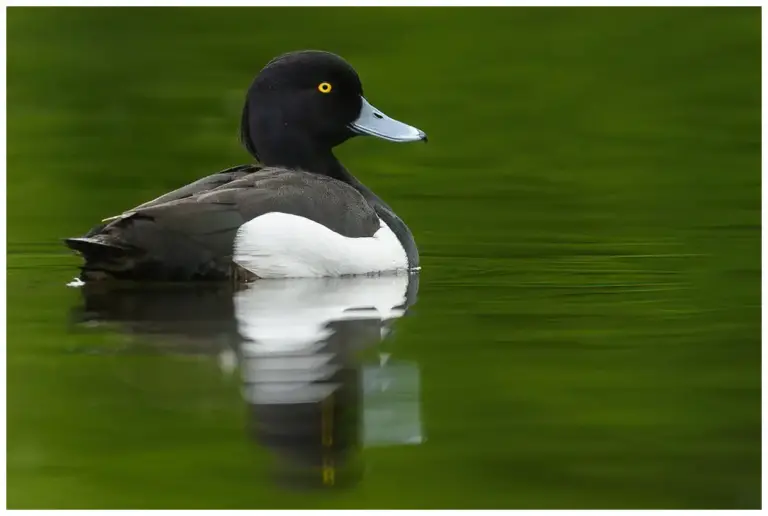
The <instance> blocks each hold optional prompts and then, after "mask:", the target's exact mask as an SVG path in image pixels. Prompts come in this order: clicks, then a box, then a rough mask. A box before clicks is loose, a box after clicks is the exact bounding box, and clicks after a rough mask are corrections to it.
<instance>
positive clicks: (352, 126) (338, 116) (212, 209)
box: [64, 50, 427, 282]
mask: <svg viewBox="0 0 768 516" xmlns="http://www.w3.org/2000/svg"><path fill="white" fill-rule="evenodd" d="M358 136H369V137H375V138H380V139H383V140H386V141H389V142H396V143H405V142H419V141H420V142H426V141H427V135H426V133H425V132H424V131H422V130H420V129H418V128H416V127H413V126H411V125H408V124H406V123H404V122H401V121H398V120H396V119H394V118H391V117H389V116H387V115H385V114H384V113H383V112H382V111H381V110H379V109H377V108H376V107H374V106H373V105H372V104H371V103H370V102H369V101H368V100H367V99H366V97H365V96H364V94H363V86H362V82H361V79H360V77H359V75H358V73H357V72H356V70H355V69H354V68H353V67H352V65H351V64H349V63H348V62H347V61H346V60H344V59H343V58H342V57H340V56H338V55H336V54H333V53H331V52H326V51H322V50H300V51H294V52H289V53H286V54H283V55H280V56H278V57H275V58H274V59H272V60H271V61H269V62H268V63H267V64H266V65H265V66H264V67H263V68H262V69H261V71H260V72H259V73H258V74H257V75H256V77H255V78H254V79H253V82H252V83H251V85H250V87H249V88H248V90H247V93H246V95H245V103H244V106H243V110H242V116H241V119H240V142H241V144H242V145H243V146H244V147H245V150H246V151H247V152H248V153H249V155H250V156H251V157H252V158H253V159H254V160H255V162H252V163H248V164H243V165H238V166H235V167H231V168H228V169H225V170H222V171H220V172H217V173H215V174H212V175H209V176H207V177H203V178H201V179H198V180H197V181H194V182H192V183H190V184H187V185H185V186H182V187H180V188H178V189H176V190H173V191H171V192H169V193H166V194H164V195H161V196H160V197H158V198H156V199H153V200H151V201H148V202H146V203H144V204H141V205H139V206H136V207H135V208H132V209H129V210H127V211H125V212H122V213H120V214H119V215H116V216H112V217H108V218H106V219H104V220H102V221H101V223H99V224H98V225H96V226H95V227H93V228H92V229H91V230H90V231H88V232H87V233H86V234H85V235H83V236H80V237H73V238H66V239H64V243H65V244H66V246H68V247H69V248H70V249H71V250H73V251H75V252H76V253H77V254H79V255H80V256H81V257H82V259H83V264H82V266H81V267H80V275H79V276H78V278H77V279H78V281H80V282H89V281H102V280H129V281H160V282H166V281H171V282H174V281H184V282H186V281H226V280H232V281H235V282H248V281H252V280H256V279H272V278H303V277H343V276H359V275H371V274H383V273H388V272H400V271H417V270H419V268H420V265H419V252H418V249H417V246H416V243H415V241H414V237H413V234H412V233H411V231H410V229H409V228H408V226H407V225H406V224H405V222H404V221H403V220H402V219H401V218H400V217H398V216H397V214H396V213H395V211H394V210H393V209H392V208H391V207H390V206H389V205H388V204H387V203H385V202H384V201H383V200H382V199H381V198H380V197H379V196H377V195H376V194H375V193H374V192H373V191H372V190H371V189H369V188H367V187H366V186H365V185H364V184H363V183H362V182H360V181H359V180H358V179H357V178H356V177H355V176H353V175H352V174H351V173H350V172H349V171H348V170H347V169H346V168H345V167H344V166H343V165H342V164H341V162H340V161H339V160H338V159H337V158H336V157H335V155H334V153H333V149H334V148H335V147H337V146H339V145H341V144H342V143H344V142H346V141H347V140H349V139H351V138H354V137H358Z"/></svg>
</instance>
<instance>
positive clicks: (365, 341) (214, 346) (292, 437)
mask: <svg viewBox="0 0 768 516" xmlns="http://www.w3.org/2000/svg"><path fill="white" fill-rule="evenodd" d="M417 290H418V276H417V275H413V274H401V275H391V276H377V277H353V278H318V279H296V280H271V281H259V282H255V283H253V284H250V285H248V286H246V287H245V288H242V289H240V290H238V291H233V290H232V289H231V288H228V287H223V286H213V285H209V286H195V287H189V286H166V287H156V288H155V287H152V288H147V287H146V286H144V287H142V288H140V289H139V288H136V287H119V286H113V287H106V284H93V285H92V284H88V285H85V286H83V288H82V292H83V295H84V299H85V304H84V307H83V308H82V309H79V310H78V319H79V320H81V321H83V320H87V321H90V322H114V323H118V324H119V325H120V327H121V328H122V329H123V331H126V332H129V333H132V334H139V335H142V336H154V337H156V338H154V339H152V340H153V341H154V344H153V348H154V349H155V350H157V349H160V350H164V351H165V352H171V353H194V354H203V355H210V356H218V357H219V358H220V359H221V363H222V365H227V366H228V367H227V368H229V367H236V366H237V365H238V364H239V366H240V367H239V370H240V372H241V374H242V378H243V396H244V398H245V400H246V402H247V403H248V407H249V418H248V421H249V434H250V435H251V436H252V437H253V438H255V440H257V441H258V442H259V443H261V444H262V445H264V446H266V447H267V448H269V449H271V450H272V451H273V452H275V454H276V457H277V459H278V466H277V472H278V474H279V477H280V478H281V479H282V480H284V481H288V482H290V483H292V484H295V483H298V484H300V485H312V484H316V485H317V484H319V485H326V486H330V485H342V484H344V483H345V481H347V480H353V479H355V478H357V473H359V472H360V468H359V465H360V460H359V455H358V454H357V453H356V452H357V451H358V450H359V448H360V447H361V446H367V445H376V444H386V443H389V444H392V443H403V444H405V443H414V442H420V440H421V432H420V421H419V411H418V372H417V370H416V369H415V367H414V366H413V365H411V364H408V363H398V362H397V361H393V360H390V359H388V356H387V355H379V354H376V353H372V351H371V350H372V348H374V346H375V345H376V344H377V343H378V342H380V341H381V340H382V339H383V338H384V337H385V336H386V335H387V334H388V333H389V331H390V328H391V325H392V323H393V322H394V321H395V320H397V319H398V318H400V317H402V316H403V315H404V314H405V313H406V311H407V310H408V308H409V307H410V306H411V305H412V304H413V303H414V302H415V300H416V292H417ZM366 355H367V356H366ZM361 362H362V364H361ZM366 363H367V364H368V365H364V364H366ZM230 370H231V369H230ZM382 386H384V387H385V389H382ZM403 389H405V390H403ZM382 418H384V419H382Z"/></svg>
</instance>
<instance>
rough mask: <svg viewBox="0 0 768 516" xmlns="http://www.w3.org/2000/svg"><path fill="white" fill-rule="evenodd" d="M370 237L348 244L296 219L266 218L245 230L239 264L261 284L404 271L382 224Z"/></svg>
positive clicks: (238, 240)
mask: <svg viewBox="0 0 768 516" xmlns="http://www.w3.org/2000/svg"><path fill="white" fill-rule="evenodd" d="M379 222H380V224H381V226H380V228H379V230H378V231H377V232H376V233H375V234H374V235H373V236H372V237H362V238H348V237H345V236H342V235H340V234H338V233H336V232H334V231H332V230H330V229H328V228H327V227H325V226H323V225H322V224H319V223H317V222H314V221H312V220H310V219H307V218H304V217H299V216H297V215H288V214H286V213H279V212H272V213H266V214H264V215H261V216H259V217H256V218H255V219H253V220H251V221H249V222H246V223H245V224H243V225H242V226H241V227H240V229H239V230H238V232H237V236H236V237H235V245H234V253H233V254H234V257H233V260H234V261H235V263H237V264H238V265H240V266H241V267H243V268H245V269H247V270H249V271H251V272H253V273H254V274H256V275H257V276H258V277H259V278H318V277H333V276H346V275H360V274H368V273H372V272H385V271H397V270H406V269H407V268H408V258H407V256H406V254H405V250H404V249H403V246H402V245H400V241H399V240H398V239H397V236H395V234H394V233H393V232H392V230H391V229H390V228H389V226H387V225H386V224H385V223H384V222H383V221H379Z"/></svg>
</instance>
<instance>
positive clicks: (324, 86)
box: [317, 82, 333, 93]
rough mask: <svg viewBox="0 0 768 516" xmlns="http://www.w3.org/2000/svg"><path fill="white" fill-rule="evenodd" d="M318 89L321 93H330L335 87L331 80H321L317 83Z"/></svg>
mask: <svg viewBox="0 0 768 516" xmlns="http://www.w3.org/2000/svg"><path fill="white" fill-rule="evenodd" d="M317 89H318V90H319V91H320V93H330V92H331V90H332V89H333V86H331V83H329V82H321V83H320V84H318V85H317Z"/></svg>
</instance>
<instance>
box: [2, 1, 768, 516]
mask: <svg viewBox="0 0 768 516" xmlns="http://www.w3.org/2000/svg"><path fill="white" fill-rule="evenodd" d="M7 43H8V46H7V48H8V90H7V91H8V93H7V99H8V179H7V181H8V182H7V184H8V190H7V191H8V194H7V205H8V208H7V217H8V218H7V220H8V228H7V229H8V236H7V246H8V247H7V253H8V254H7V258H8V261H7V266H8V271H7V288H8V299H7V301H8V304H7V306H8V312H7V321H8V334H7V335H8V347H7V387H8V390H7V422H8V423H7V425H8V426H7V439H8V449H7V452H8V455H7V473H8V485H7V500H8V506H9V507H11V508H212V509H215V508H693V507H700V508H757V507H759V506H760V503H761V501H760V473H761V470H760V450H761V445H760V430H761V426H760V358H761V350H760V336H759V335H760V286H759V281H760V181H761V179H760V136H761V135H760V12H759V10H758V9H745V8H738V9H737V8H734V9H706V8H701V9H651V8H646V9H629V8H622V9H586V8H581V9H575V8H574V9H562V8H560V9H555V8H539V9H513V8H506V9H462V8H452V9H421V8H418V9H417V8H410V9H394V8H387V9H384V8H365V9H363V8H349V9H301V8H295V9H282V10H280V9H257V8H251V9H239V8H237V9H236V8H221V9H193V8H184V9H117V8H115V9H95V8H92V9H79V8H77V9H75V8H69V9H51V8H11V9H9V11H8V36H7ZM307 47H314V48H323V49H327V50H331V51H335V52H337V53H339V54H341V55H343V56H344V57H346V58H347V59H348V60H349V61H351V62H352V63H353V65H354V66H355V67H356V68H357V69H358V71H359V73H360V75H361V76H362V79H363V83H364V87H365V92H366V96H367V97H368V98H369V100H370V101H371V102H372V103H373V104H374V105H376V106H377V107H379V108H380V109H382V110H383V111H384V112H385V113H387V114H389V115H390V116H393V117H395V118H398V119H401V120H403V121H405V122H407V123H410V124H413V125H415V126H417V127H419V128H421V129H423V130H424V131H426V132H427V133H428V134H429V137H430V143H429V144H428V145H395V144H391V143H387V142H383V141H375V140H372V139H356V140H354V141H351V142H349V143H347V144H345V145H344V146H343V147H342V148H340V149H339V157H340V158H341V159H342V161H343V162H344V163H345V164H346V165H347V166H348V168H349V169H350V170H351V171H352V172H353V173H355V174H356V175H357V176H358V177H359V178H360V179H361V180H362V181H363V182H365V183H366V184H367V185H368V186H370V187H371V188H372V189H373V190H374V191H376V192H377V193H378V194H379V195H380V196H381V197H382V198H384V199H385V200H386V201H387V202H388V203H389V204H390V205H392V206H393V208H394V209H395V210H396V211H397V212H398V214H399V215H400V216H401V217H402V218H403V219H404V220H405V221H406V222H407V223H408V224H409V226H410V227H411V229H412V231H413V233H414V235H415V238H416V241H417V243H418V245H419V248H420V251H421V255H422V265H423V271H422V274H421V276H420V286H419V292H418V302H417V303H416V305H414V306H413V308H412V310H411V311H410V313H409V314H407V315H406V316H405V317H403V318H402V319H401V320H399V321H397V322H396V323H395V333H394V335H393V336H392V337H391V339H389V341H388V342H387V343H383V344H382V345H383V346H389V347H390V349H393V350H394V351H393V352H392V355H393V357H396V358H398V359H399V360H401V361H403V362H407V363H410V364H415V365H417V367H418V371H419V375H420V382H421V390H420V394H419V410H420V411H421V417H422V425H423V431H424V434H425V436H426V441H424V442H422V443H421V444H418V445H398V446H387V447H376V448H365V449H363V450H362V452H361V453H360V455H359V459H360V462H361V463H362V464H364V467H363V475H362V477H361V478H360V479H359V481H358V482H357V483H353V484H352V485H350V486H347V487H339V488H338V489H312V490H303V489H298V490H297V489H288V488H285V487H279V486H278V484H277V483H276V482H275V480H274V476H273V475H272V473H271V471H272V470H271V469H270V468H271V467H272V465H273V464H272V463H273V459H272V458H270V455H269V453H268V452H267V451H265V449H264V447H263V446H260V445H259V444H258V443H257V442H255V441H254V440H253V439H251V438H250V437H249V435H248V430H247V429H248V411H247V410H246V406H245V404H244V401H243V397H242V395H241V387H242V386H241V382H240V380H239V377H238V375H237V373H233V374H230V373H225V372H223V371H222V369H221V367H220V365H219V360H218V359H217V357H216V356H215V355H212V354H206V353H196V354H193V353H191V352H185V351H184V350H183V349H178V348H179V347H180V346H181V347H183V344H178V343H177V344H174V345H168V344H167V342H166V341H165V340H164V339H165V337H168V339H170V338H171V337H170V336H169V335H166V330H167V328H166V330H162V329H161V330H158V331H156V332H155V335H153V336H151V337H150V336H146V335H144V334H143V333H142V332H140V331H139V332H137V331H131V330H130V329H128V328H127V327H126V326H125V325H117V326H115V325H107V326H104V325H102V326H95V327H92V326H84V325H81V324H75V323H74V322H73V321H72V317H73V315H72V314H73V312H77V311H78V310H79V309H80V308H81V305H82V303H83V299H82V292H81V291H79V290H77V289H71V288H66V287H65V284H66V283H67V282H68V281H69V280H70V279H71V278H72V277H73V276H74V275H75V274H76V266H77V264H78V263H79V262H78V259H77V258H76V257H74V256H72V255H71V254H70V253H69V252H67V250H65V249H64V248H63V247H62V246H61V245H60V238H62V237H66V236H73V235H78V234H81V233H82V232H83V231H85V230H87V229H88V228H89V227H90V226H91V225H92V224H93V223H95V222H96V221H98V220H100V219H102V218H103V217H106V216H109V215H114V214H115V213H117V212H119V211H120V210H122V209H126V208H129V207H131V206H134V205H136V204H138V203H140V202H143V201H146V200H148V199H151V198H153V197H155V196H157V195H159V194H161V193H163V192H165V191H168V190H169V189H172V188H175V187H177V186H179V185H182V184H184V183H186V182H189V181H191V180H193V179H195V178H198V177H201V176H203V175H206V174H209V173H212V172H215V171H218V170H221V169H223V168H225V167H229V166H232V165H235V164H239V163H242V162H245V161H246V160H247V155H246V153H245V152H244V151H243V150H242V149H241V148H240V146H239V144H238V142H237V126H238V121H239V110H240V103H241V102H242V98H243V93H244V90H245V88H246V87H247V85H248V84H249V82H250V80H251V79H252V77H253V75H254V74H255V73H256V72H257V71H258V69H259V68H260V67H261V66H262V65H263V64H264V63H265V62H266V61H267V60H268V59H270V58H271V57H272V56H274V55H276V54H279V53H282V52H285V51H287V50H292V49H299V48H307ZM142 306H144V305H139V308H141V307H142ZM163 306H165V307H166V308H168V305H163ZM148 311H149V312H150V313H148V314H147V313H145V314H144V317H148V318H150V319H151V318H152V317H154V318H155V319H157V320H159V323H158V324H160V326H161V328H162V327H163V326H162V323H164V322H165V323H167V322H168V321H164V317H166V316H168V314H167V313H165V312H163V311H159V312H157V313H155V312H153V311H152V310H148ZM178 313H179V312H174V314H176V315H177V316H178ZM181 313H182V315H183V313H184V312H183V311H182V312H181ZM189 313H190V317H189V320H188V321H187V322H189V326H188V327H186V329H187V330H189V328H192V329H194V328H197V326H195V323H196V322H199V320H198V316H199V314H198V313H196V312H194V311H190V312H189ZM134 322H135V321H134ZM156 322H157V321H156ZM184 322H185V321H184V320H183V317H182V321H181V323H179V321H177V323H178V324H177V326H178V325H179V324H180V325H181V326H182V327H183V326H185V325H184V324H183V323H184ZM192 333H193V334H194V333H195V331H192ZM192 340H194V339H192ZM168 342H170V340H169V341H168ZM174 342H176V341H174ZM189 345H190V346H194V345H195V343H194V342H191V343H190V344H189ZM158 348H160V349H159V350H158Z"/></svg>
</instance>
